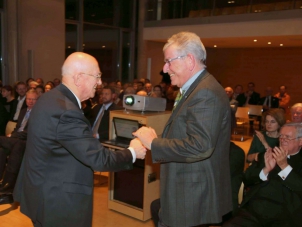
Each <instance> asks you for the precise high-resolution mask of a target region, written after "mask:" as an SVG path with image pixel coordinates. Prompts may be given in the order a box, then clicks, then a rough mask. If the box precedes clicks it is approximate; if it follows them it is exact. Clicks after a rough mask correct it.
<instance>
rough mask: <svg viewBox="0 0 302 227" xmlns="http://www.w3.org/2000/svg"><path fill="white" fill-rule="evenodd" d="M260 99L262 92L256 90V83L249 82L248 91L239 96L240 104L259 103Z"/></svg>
mask: <svg viewBox="0 0 302 227" xmlns="http://www.w3.org/2000/svg"><path fill="white" fill-rule="evenodd" d="M259 99H260V94H259V93H257V92H255V84H254V83H253V82H250V83H248V91H247V92H245V93H242V94H240V95H238V96H237V98H236V100H237V101H238V106H240V107H242V106H246V105H248V104H250V105H257V104H258V102H259Z"/></svg>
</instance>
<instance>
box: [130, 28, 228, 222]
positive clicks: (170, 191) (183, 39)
mask: <svg viewBox="0 0 302 227" xmlns="http://www.w3.org/2000/svg"><path fill="white" fill-rule="evenodd" d="M163 50H164V57H165V59H166V60H165V64H164V67H163V71H164V72H167V73H169V75H170V77H171V82H172V85H176V86H178V87H179V88H180V93H179V94H178V95H177V97H176V100H175V101H176V102H175V105H174V110H173V112H172V115H171V117H170V119H169V120H168V122H167V123H166V125H165V128H164V131H163V133H162V138H157V135H156V133H155V131H154V130H153V129H151V128H147V127H142V128H140V129H139V130H137V131H136V132H135V133H134V135H135V136H137V137H138V138H139V139H140V140H141V141H142V143H143V144H144V145H145V146H146V147H147V148H148V149H151V153H152V160H153V162H155V163H161V166H160V169H161V170H160V204H161V208H160V211H159V220H160V221H159V226H171V227H175V226H179V227H186V226H187V227H188V226H199V225H207V224H210V223H219V222H221V221H222V216H223V215H225V214H226V213H228V212H230V211H231V210H232V201H231V197H232V196H231V185H230V169H229V144H230V140H229V139H230V132H231V128H230V123H231V120H230V118H231V113H230V111H231V109H230V106H229V101H228V98H227V96H226V94H225V91H224V89H223V88H222V87H221V85H220V84H219V83H218V82H217V80H216V79H215V78H214V77H213V76H212V75H211V74H210V73H209V72H207V70H206V69H205V65H204V62H205V59H206V51H205V48H204V46H203V44H202V43H201V41H200V38H199V37H198V36H197V35H196V34H194V33H190V32H181V33H178V34H175V35H173V36H172V37H171V38H170V39H169V40H168V42H167V44H166V45H165V46H164V49H163ZM157 133H158V134H160V133H161V132H157Z"/></svg>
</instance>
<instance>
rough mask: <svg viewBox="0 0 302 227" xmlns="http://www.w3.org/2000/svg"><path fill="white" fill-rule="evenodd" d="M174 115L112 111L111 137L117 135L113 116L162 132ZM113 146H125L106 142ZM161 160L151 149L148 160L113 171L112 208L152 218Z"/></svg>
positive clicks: (110, 197) (141, 218)
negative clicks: (157, 161) (151, 210)
mask: <svg viewBox="0 0 302 227" xmlns="http://www.w3.org/2000/svg"><path fill="white" fill-rule="evenodd" d="M170 115H171V111H165V112H144V113H141V112H134V111H124V110H116V111H111V112H110V125H109V139H114V138H115V129H114V126H113V124H112V119H113V117H117V118H124V119H130V120H137V121H138V122H139V124H141V125H143V126H147V127H152V128H154V129H155V131H156V133H157V134H158V135H161V134H162V131H163V128H164V126H165V124H166V122H167V121H168V119H169V117H170ZM103 145H104V146H106V147H108V148H109V149H122V148H120V147H116V146H113V145H108V144H103ZM159 174H160V172H159V164H153V163H152V158H151V152H150V151H147V154H146V157H145V160H139V159H138V160H136V162H135V163H134V164H133V169H132V170H128V171H121V172H116V173H114V172H110V173H109V178H108V208H109V209H112V210H115V211H118V212H120V213H123V214H126V215H129V216H131V217H134V218H137V219H139V220H142V221H146V220H148V219H150V218H151V213H150V204H151V202H152V201H153V200H155V199H158V198H159V179H160V176H159Z"/></svg>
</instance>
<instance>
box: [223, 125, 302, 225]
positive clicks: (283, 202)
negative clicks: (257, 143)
mask: <svg viewBox="0 0 302 227" xmlns="http://www.w3.org/2000/svg"><path fill="white" fill-rule="evenodd" d="M279 141H280V147H274V148H270V149H268V150H267V151H266V152H265V153H261V154H259V155H258V160H257V161H254V162H253V163H252V165H251V166H250V167H249V168H248V169H247V170H246V172H245V174H244V179H243V182H244V185H245V187H248V188H249V190H248V191H247V194H246V196H245V197H244V200H243V202H242V204H241V206H240V209H239V211H238V213H237V215H236V216H235V217H233V218H232V219H231V220H230V221H228V222H227V223H225V224H224V225H223V226H224V227H233V226H247V227H249V226H259V227H260V226H280V227H281V226H282V227H298V226H301V223H302V215H301V212H302V194H301V190H302V168H301V162H302V152H301V151H300V150H301V147H302V125H301V124H297V123H290V124H285V125H284V126H283V127H282V128H281V130H280V137H279Z"/></svg>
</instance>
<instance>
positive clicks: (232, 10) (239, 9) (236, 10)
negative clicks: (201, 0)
mask: <svg viewBox="0 0 302 227" xmlns="http://www.w3.org/2000/svg"><path fill="white" fill-rule="evenodd" d="M289 9H302V1H301V0H300V1H296V2H292V1H288V2H275V3H269V4H255V5H246V6H235V7H224V8H215V9H214V12H213V15H214V16H219V15H230V14H244V13H261V12H269V11H276V10H289ZM211 15H212V9H201V10H191V11H190V13H189V17H190V18H194V17H208V16H211Z"/></svg>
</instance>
